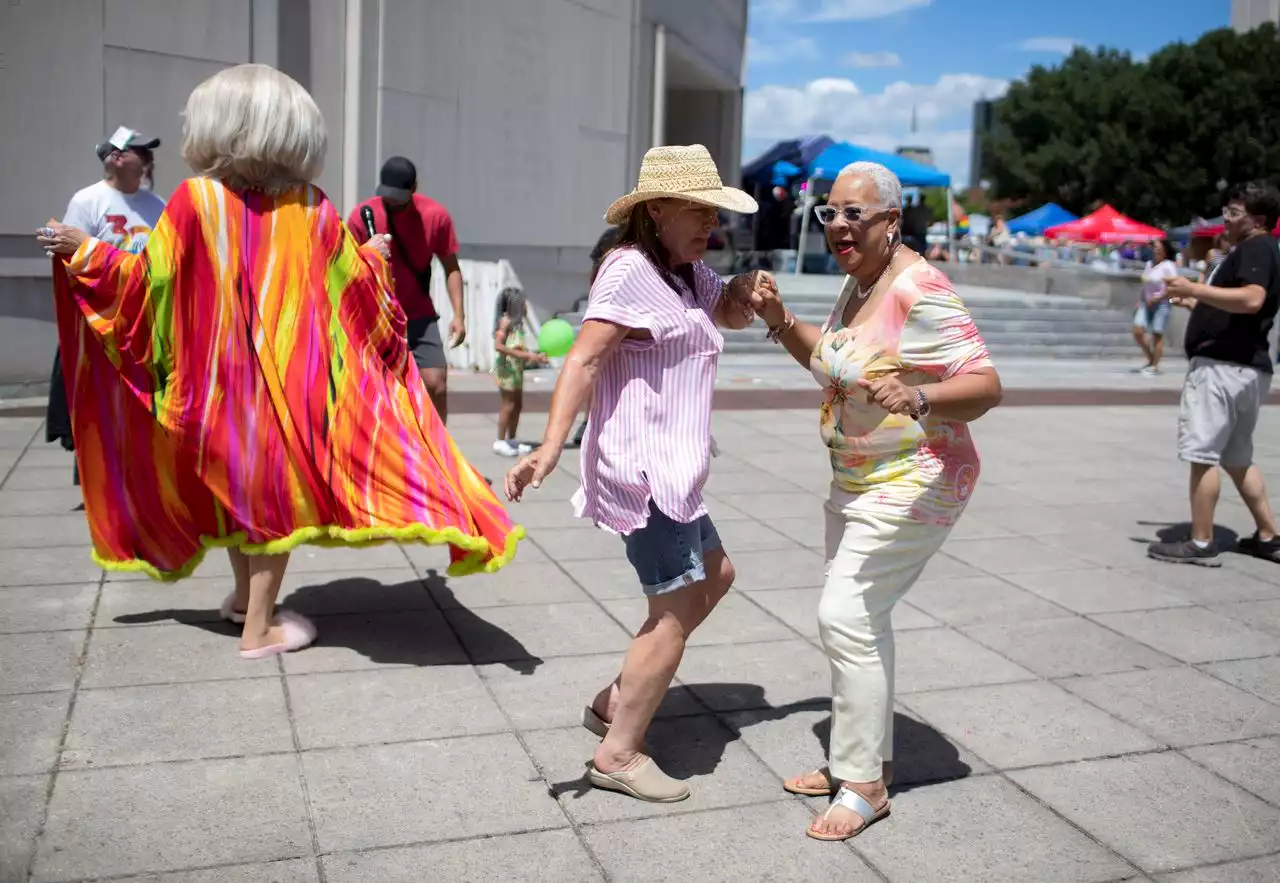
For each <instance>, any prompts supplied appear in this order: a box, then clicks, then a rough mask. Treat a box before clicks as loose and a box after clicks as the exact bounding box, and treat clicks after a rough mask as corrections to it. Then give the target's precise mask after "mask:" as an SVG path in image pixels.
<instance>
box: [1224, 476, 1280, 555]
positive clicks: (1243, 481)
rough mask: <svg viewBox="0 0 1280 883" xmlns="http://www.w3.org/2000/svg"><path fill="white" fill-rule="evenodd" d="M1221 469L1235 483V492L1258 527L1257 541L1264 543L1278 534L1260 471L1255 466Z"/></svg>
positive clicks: (1279, 531) (1265, 484)
mask: <svg viewBox="0 0 1280 883" xmlns="http://www.w3.org/2000/svg"><path fill="white" fill-rule="evenodd" d="M1223 468H1225V469H1226V472H1227V475H1229V476H1231V480H1232V481H1233V482H1235V486H1236V490H1238V491H1239V492H1240V497H1241V498H1242V499H1243V500H1244V504H1245V505H1246V506H1248V507H1249V514H1250V515H1252V516H1253V522H1254V524H1256V525H1257V526H1258V539H1260V540H1262V541H1263V542H1266V541H1267V540H1269V539H1272V538H1273V537H1275V535H1276V534H1277V533H1280V530H1277V527H1276V513H1275V512H1274V511H1273V510H1272V508H1271V500H1270V499H1268V498H1267V483H1266V482H1265V481H1263V479H1262V470H1260V469H1259V468H1258V467H1257V465H1256V464H1254V465H1252V466H1247V467H1245V468H1244V469H1241V468H1239V467H1231V468H1227V467H1223Z"/></svg>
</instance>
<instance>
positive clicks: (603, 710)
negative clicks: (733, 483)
mask: <svg viewBox="0 0 1280 883" xmlns="http://www.w3.org/2000/svg"><path fill="white" fill-rule="evenodd" d="M706 567H707V573H708V574H717V575H718V576H717V578H716V579H707V580H704V581H703V582H700V583H698V584H697V585H693V586H689V588H687V589H682V590H681V592H690V593H692V592H697V593H700V594H701V596H702V597H701V598H697V599H694V602H693V604H692V612H691V614H690V619H689V634H692V633H693V631H694V629H696V628H697V627H698V626H700V625H702V623H703V622H704V621H705V620H706V618H707V617H708V616H710V615H711V611H712V610H715V608H716V605H717V604H719V603H720V599H721V598H723V597H724V596H725V593H727V592H728V591H729V587H730V586H731V585H733V578H734V574H733V565H732V564H730V563H729V558H728V556H727V555H725V553H724V549H716V550H715V551H714V552H708V553H707V560H706ZM686 637H687V635H686ZM621 683H622V675H621V674H619V675H618V676H617V677H616V678H614V679H613V682H612V683H611V684H609V685H608V686H606V687H605V688H604V689H603V690H601V691H600V692H599V693H597V694H596V698H595V699H593V700H591V710H592V711H594V712H595V713H596V716H597V717H599V718H600V719H601V720H603V721H605V722H606V723H608V722H611V721H612V720H613V716H614V714H616V713H617V709H618V687H619V685H620V684H621ZM655 710H656V709H655Z"/></svg>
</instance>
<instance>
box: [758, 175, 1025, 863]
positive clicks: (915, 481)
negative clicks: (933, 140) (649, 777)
mask: <svg viewBox="0 0 1280 883" xmlns="http://www.w3.org/2000/svg"><path fill="white" fill-rule="evenodd" d="M816 212H817V215H818V220H819V221H820V222H821V223H822V224H823V226H824V227H825V228H826V231H827V244H828V245H829V246H830V248H831V253H832V254H833V255H835V259H836V261H837V263H839V265H840V269H842V270H844V271H845V273H847V274H848V277H847V278H846V279H845V284H844V290H843V291H842V292H841V294H840V298H839V300H838V301H837V302H836V305H835V309H833V310H832V311H831V316H830V318H828V319H827V321H826V323H825V324H824V325H823V326H822V327H818V326H816V325H809V324H806V323H804V322H798V321H797V320H796V318H795V317H794V316H793V315H792V314H791V313H790V312H789V311H788V310H787V309H786V307H785V306H784V305H783V304H782V301H781V299H779V298H778V297H777V295H776V293H775V292H771V291H769V290H768V289H757V290H756V291H755V292H754V293H753V294H752V298H753V303H754V306H755V309H756V312H757V313H758V314H759V315H760V317H761V318H762V319H764V320H765V322H766V324H768V326H769V336H770V337H771V338H773V339H774V340H777V341H779V342H781V343H782V345H783V346H785V347H786V349H787V352H789V353H790V354H791V355H792V357H794V358H795V360H796V361H797V362H799V363H800V364H801V365H803V366H804V367H805V368H807V369H809V370H810V371H811V372H812V373H813V375H814V378H815V379H816V380H817V381H818V383H819V384H820V385H821V386H823V387H824V388H825V389H826V391H827V397H826V403H825V404H824V405H823V406H822V411H821V415H820V426H821V433H822V440H823V442H824V444H825V445H826V446H827V448H828V449H829V452H830V456H831V469H832V482H831V492H830V496H829V498H828V500H827V503H826V521H827V527H826V538H827V541H826V553H827V577H826V585H825V586H824V587H823V590H822V598H821V600H820V601H819V603H818V631H819V635H820V636H821V638H822V646H823V649H824V650H825V651H826V653H827V656H828V657H829V658H830V660H831V686H832V692H833V694H834V695H833V696H832V703H831V750H830V760H829V766H828V768H827V769H822V770H815V771H814V772H812V773H809V774H807V775H803V776H798V777H796V778H794V779H790V780H788V781H787V782H786V783H784V785H783V787H784V788H786V789H787V790H788V791H791V792H793V793H797V794H808V795H828V794H831V795H834V797H835V799H834V800H833V801H832V803H831V807H830V808H829V809H828V811H827V813H826V814H825V815H823V816H822V817H821V818H819V819H816V820H815V821H814V822H813V824H812V825H811V826H810V827H809V830H808V834H809V836H810V837H813V838H815V839H818V840H847V839H848V838H850V837H852V836H854V835H855V834H857V833H858V832H860V831H862V830H863V829H864V828H865V827H866V826H867V825H870V824H872V823H873V822H875V821H877V820H879V819H881V818H883V817H884V816H886V815H888V813H889V793H888V783H889V781H890V779H891V777H892V763H891V760H892V757H893V625H892V623H891V621H890V615H891V613H892V611H893V606H894V604H896V603H897V601H898V599H899V598H901V597H902V596H903V595H904V594H905V593H906V592H907V590H908V589H910V588H911V586H912V584H914V583H915V581H916V578H917V577H919V576H920V571H922V570H923V569H924V566H925V565H926V564H927V563H928V562H929V559H930V558H931V557H932V556H933V554H934V552H936V551H937V550H938V547H939V546H941V545H942V543H943V541H944V540H945V539H946V538H947V534H948V533H949V532H950V531H951V527H952V525H954V524H955V522H956V519H958V518H959V517H960V513H961V512H962V511H963V510H964V506H965V503H966V502H967V501H968V499H969V495H970V494H971V493H973V487H974V483H975V482H976V481H977V479H978V452H977V451H976V450H975V449H974V446H973V440H972V439H971V438H970V437H969V427H968V423H969V421H971V420H976V419H977V418H978V417H981V416H982V415H983V414H985V413H986V412H987V411H988V410H989V409H991V408H992V407H994V406H995V405H996V404H998V403H999V401H1000V395H1001V391H1000V378H999V376H998V375H997V374H996V371H995V368H993V367H992V365H991V360H990V359H989V358H988V356H987V348H986V346H985V344H983V342H982V337H981V336H980V335H979V334H978V329H977V328H976V327H974V324H973V320H972V319H971V318H970V317H969V312H968V311H967V310H966V309H965V306H964V303H963V302H961V300H960V298H959V297H958V296H957V295H956V293H955V290H954V289H953V288H952V287H951V282H950V281H949V280H948V279H947V277H946V276H944V275H943V274H942V272H941V271H940V270H938V269H936V268H934V267H931V266H930V265H929V264H928V263H926V262H925V260H924V259H923V258H922V257H920V255H918V254H916V253H915V252H914V251H911V250H910V249H909V248H905V247H903V245H902V235H901V224H902V185H901V184H900V183H899V182H898V179H897V177H896V176H895V175H894V174H893V173H892V172H890V171H889V170H888V169H886V168H885V167H884V166H881V165H877V164H875V163H854V164H853V165H851V166H849V167H848V168H846V169H845V170H844V171H843V172H841V173H840V175H839V176H838V177H837V178H836V181H835V184H834V186H833V187H832V188H831V198H830V200H829V201H828V203H827V204H826V205H824V206H819V207H818V208H817V209H816Z"/></svg>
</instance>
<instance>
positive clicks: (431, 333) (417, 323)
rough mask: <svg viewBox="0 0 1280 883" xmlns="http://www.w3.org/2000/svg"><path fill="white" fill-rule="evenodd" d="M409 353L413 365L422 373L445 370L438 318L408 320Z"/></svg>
mask: <svg viewBox="0 0 1280 883" xmlns="http://www.w3.org/2000/svg"><path fill="white" fill-rule="evenodd" d="M407 336H408V338H409V352H410V353H412V354H413V363H414V364H415V365H417V366H418V370H419V371H422V370H424V369H426V368H447V367H449V363H448V361H447V360H446V359H445V357H444V342H443V341H441V339H440V318H439V317H438V316H432V317H431V318H429V319H410V320H409V327H408V335H407Z"/></svg>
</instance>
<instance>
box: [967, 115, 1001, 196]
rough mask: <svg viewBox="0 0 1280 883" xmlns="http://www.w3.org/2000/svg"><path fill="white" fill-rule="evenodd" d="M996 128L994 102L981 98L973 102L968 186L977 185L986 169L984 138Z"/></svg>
mask: <svg viewBox="0 0 1280 883" xmlns="http://www.w3.org/2000/svg"><path fill="white" fill-rule="evenodd" d="M995 128H996V114H995V102H993V101H988V100H987V99H985V98H983V99H981V100H980V101H975V102H974V103H973V136H972V137H973V141H972V144H971V146H970V150H969V186H970V187H977V186H978V182H980V181H981V180H982V178H983V177H984V175H985V170H986V154H987V149H986V140H987V138H989V137H990V136H991V135H992V134H993V133H994V132H995Z"/></svg>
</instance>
